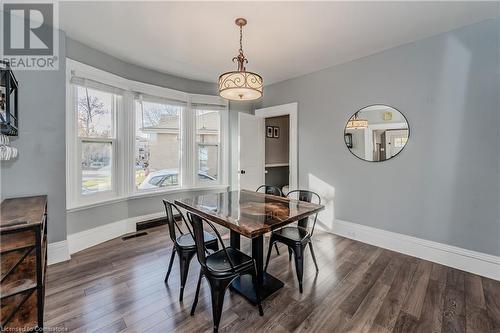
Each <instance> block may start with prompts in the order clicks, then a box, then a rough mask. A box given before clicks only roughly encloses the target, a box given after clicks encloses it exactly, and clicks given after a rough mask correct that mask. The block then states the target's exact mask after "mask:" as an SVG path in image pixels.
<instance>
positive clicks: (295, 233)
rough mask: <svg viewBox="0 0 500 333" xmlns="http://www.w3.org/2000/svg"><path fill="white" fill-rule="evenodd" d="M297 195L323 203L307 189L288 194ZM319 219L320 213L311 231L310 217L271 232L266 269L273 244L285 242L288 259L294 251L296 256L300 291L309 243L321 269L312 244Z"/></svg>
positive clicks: (300, 198)
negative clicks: (309, 225)
mask: <svg viewBox="0 0 500 333" xmlns="http://www.w3.org/2000/svg"><path fill="white" fill-rule="evenodd" d="M295 195H297V196H298V200H300V201H306V202H313V199H315V200H314V201H316V203H317V204H321V198H320V196H319V195H318V194H317V193H315V192H312V191H307V190H294V191H291V192H289V193H288V194H287V197H288V198H290V197H293V196H295ZM317 219H318V214H317V213H316V214H315V215H314V222H313V225H312V228H311V231H310V232H309V231H308V224H309V217H306V218H303V219H302V220H299V221H298V223H297V226H289V227H284V228H281V229H278V230H275V231H273V232H272V234H271V239H270V241H269V250H268V252H267V259H266V266H265V268H264V271H267V266H268V265H269V258H270V257H271V249H272V246H273V244H276V243H277V242H280V243H283V244H285V245H286V246H288V259H289V260H292V252H293V254H294V258H295V270H296V272H297V279H298V280H299V291H300V293H302V280H303V277H304V250H305V249H306V247H307V245H309V248H310V249H311V255H312V258H313V261H314V265H315V266H316V271H319V269H318V264H317V262H316V256H315V255H314V249H313V244H312V239H311V237H312V235H313V233H314V227H315V226H316V220H317Z"/></svg>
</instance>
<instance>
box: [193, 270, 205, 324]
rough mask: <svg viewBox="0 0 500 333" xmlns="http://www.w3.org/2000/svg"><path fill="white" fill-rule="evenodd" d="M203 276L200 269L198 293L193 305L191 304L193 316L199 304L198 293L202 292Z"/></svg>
mask: <svg viewBox="0 0 500 333" xmlns="http://www.w3.org/2000/svg"><path fill="white" fill-rule="evenodd" d="M202 277H203V272H202V271H201V270H200V275H199V277H198V285H197V286H196V294H195V295H194V301H193V306H191V316H194V311H195V310H196V306H197V305H198V295H199V294H200V287H201V278H202Z"/></svg>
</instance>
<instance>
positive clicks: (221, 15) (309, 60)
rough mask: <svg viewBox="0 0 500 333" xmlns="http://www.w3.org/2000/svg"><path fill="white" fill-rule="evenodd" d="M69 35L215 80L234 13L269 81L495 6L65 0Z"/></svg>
mask: <svg viewBox="0 0 500 333" xmlns="http://www.w3.org/2000/svg"><path fill="white" fill-rule="evenodd" d="M59 12H60V26H61V28H62V29H63V30H65V31H66V32H67V34H68V36H69V37H71V38H73V39H75V40H78V41H80V42H82V43H84V44H86V45H89V46H91V47H93V48H96V49H98V50H100V51H102V52H105V53H108V54H110V55H113V56H115V57H117V58H120V59H122V60H124V61H127V62H130V63H133V64H137V65H140V66H143V67H147V68H150V69H154V70H157V71H161V72H164V73H169V74H174V75H178V76H182V77H187V78H192V79H197V80H202V81H209V82H216V81H217V78H218V75H219V74H220V73H221V72H224V71H228V70H233V69H234V68H236V67H235V65H233V63H232V62H231V59H232V57H233V56H235V55H236V53H237V50H238V38H239V36H238V34H239V33H238V29H237V27H236V25H234V19H235V18H236V17H240V16H243V17H245V18H247V19H248V25H247V26H246V27H245V28H244V37H243V48H244V51H245V54H246V56H247V58H248V59H249V61H250V62H249V64H248V65H247V69H248V70H251V71H256V72H258V73H260V74H261V75H262V76H263V77H264V82H265V83H266V84H270V83H274V82H277V81H282V80H286V79H289V78H292V77H296V76H300V75H304V74H307V73H311V72H314V71H317V70H320V69H323V68H327V67H330V66H333V65H336V64H339V63H343V62H347V61H350V60H353V59H357V58H360V57H364V56H367V55H370V54H373V53H376V52H380V51H382V50H384V49H388V48H391V47H394V46H397V45H401V44H405V43H408V42H412V41H415V40H418V39H422V38H425V37H428V36H432V35H436V34H439V33H442V32H445V31H449V30H452V29H455V28H457V27H460V26H464V25H469V24H472V23H475V22H479V21H482V20H485V19H487V18H491V17H495V16H498V15H499V3H498V2H472V1H470V2H140V1H135V2H108V1H106V2H61V3H60V7H59Z"/></svg>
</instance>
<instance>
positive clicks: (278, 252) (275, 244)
mask: <svg viewBox="0 0 500 333" xmlns="http://www.w3.org/2000/svg"><path fill="white" fill-rule="evenodd" d="M274 248H275V249H276V254H277V255H280V251H279V250H278V244H277V243H274Z"/></svg>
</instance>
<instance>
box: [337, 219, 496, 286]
mask: <svg viewBox="0 0 500 333" xmlns="http://www.w3.org/2000/svg"><path fill="white" fill-rule="evenodd" d="M329 232H331V233H334V234H336V235H339V236H342V237H346V238H350V239H354V240H357V241H360V242H363V243H367V244H371V245H375V246H378V247H381V248H384V249H388V250H392V251H396V252H400V253H403V254H407V255H410V256H413V257H417V258H420V259H424V260H428V261H432V262H435V263H438V264H441V265H445V266H449V267H453V268H456V269H460V270H463V271H466V272H469V273H473V274H477V275H481V276H485V277H488V278H490V279H494V280H497V281H500V257H497V256H493V255H490V254H486V253H481V252H476V251H472V250H467V249H463V248H460V247H456V246H452V245H447V244H443V243H438V242H434V241H429V240H425V239H421V238H416V237H412V236H407V235H403V234H399V233H395V232H391V231H386V230H382V229H377V228H372V227H368V226H364V225H361V224H356V223H352V222H347V221H343V220H335V221H334V223H333V226H332V228H331V229H330V230H329Z"/></svg>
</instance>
